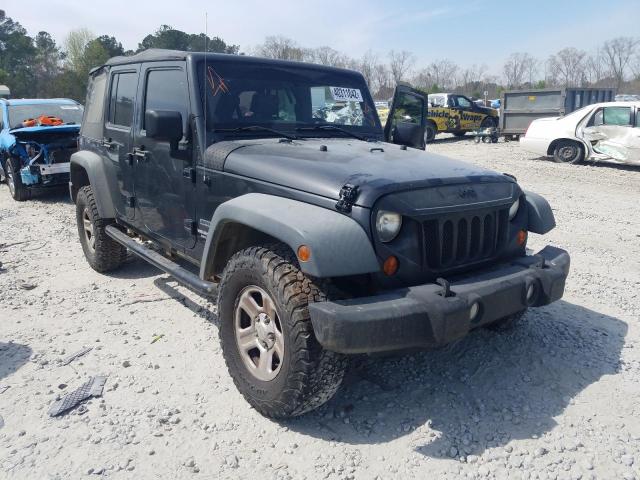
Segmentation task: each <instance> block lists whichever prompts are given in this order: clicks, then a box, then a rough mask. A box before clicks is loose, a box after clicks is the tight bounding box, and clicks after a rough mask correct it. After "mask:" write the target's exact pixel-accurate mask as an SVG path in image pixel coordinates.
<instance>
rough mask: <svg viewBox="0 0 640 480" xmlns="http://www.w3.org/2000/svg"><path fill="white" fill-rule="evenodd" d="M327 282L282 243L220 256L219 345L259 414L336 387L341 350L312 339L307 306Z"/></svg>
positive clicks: (305, 407)
mask: <svg viewBox="0 0 640 480" xmlns="http://www.w3.org/2000/svg"><path fill="white" fill-rule="evenodd" d="M328 288H329V285H328V284H322V283H321V281H320V280H315V279H311V278H309V277H307V276H306V275H305V274H304V273H302V272H301V271H300V269H299V266H298V261H297V259H296V258H295V256H294V255H293V253H292V252H291V251H290V250H289V249H288V248H287V247H285V246H282V245H273V246H270V247H251V248H248V249H246V250H242V251H240V252H238V253H236V254H235V255H234V256H233V257H232V258H231V260H229V262H228V263H227V266H226V268H225V270H224V272H223V275H222V280H221V282H220V287H219V294H218V317H219V321H220V340H221V344H222V351H223V355H224V359H225V362H226V364H227V368H228V369H229V374H230V375H231V377H232V379H233V381H234V383H235V385H236V387H237V388H238V390H239V391H240V393H241V394H242V395H243V396H244V398H245V399H246V400H247V401H248V402H249V404H251V406H253V407H254V408H255V409H256V410H257V411H258V412H260V413H261V414H263V415H265V416H267V417H273V418H288V417H294V416H297V415H301V414H303V413H306V412H308V411H310V410H313V409H315V408H317V407H319V406H320V405H322V404H323V403H325V402H327V401H328V400H329V399H330V398H331V397H333V395H334V394H335V392H336V391H337V390H338V388H339V386H340V384H341V382H342V378H343V376H344V372H345V369H346V366H347V360H346V357H345V356H344V355H340V354H338V353H335V352H330V351H328V350H324V349H323V348H322V346H321V345H320V344H319V343H318V341H317V340H316V338H315V335H314V333H313V327H312V325H311V320H310V317H309V309H308V305H309V304H310V303H312V302H320V301H323V300H326V299H327V296H328V295H329V292H328Z"/></svg>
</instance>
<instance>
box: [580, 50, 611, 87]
mask: <svg viewBox="0 0 640 480" xmlns="http://www.w3.org/2000/svg"><path fill="white" fill-rule="evenodd" d="M606 68H607V67H606V63H605V60H604V57H603V55H602V50H600V49H598V50H596V51H595V52H594V53H592V54H590V55H589V56H588V57H587V58H586V59H585V61H584V79H585V80H586V81H587V82H588V83H589V84H590V85H597V84H598V83H600V81H602V80H603V79H604V78H605V77H606Z"/></svg>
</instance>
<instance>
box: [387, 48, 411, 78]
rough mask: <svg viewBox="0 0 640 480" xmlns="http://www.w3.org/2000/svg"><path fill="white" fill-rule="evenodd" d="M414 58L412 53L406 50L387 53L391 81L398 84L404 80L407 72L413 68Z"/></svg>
mask: <svg viewBox="0 0 640 480" xmlns="http://www.w3.org/2000/svg"><path fill="white" fill-rule="evenodd" d="M414 62H415V57H414V56H413V53H411V52H408V51H406V50H402V51H400V52H397V51H395V50H391V51H390V52H389V68H390V70H391V76H392V77H393V80H394V81H395V82H396V83H398V82H401V81H402V80H404V79H405V78H406V76H407V75H408V74H409V71H410V70H411V68H412V67H413V64H414Z"/></svg>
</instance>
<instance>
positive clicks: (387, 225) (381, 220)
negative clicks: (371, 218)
mask: <svg viewBox="0 0 640 480" xmlns="http://www.w3.org/2000/svg"><path fill="white" fill-rule="evenodd" d="M401 226H402V215H400V214H399V213H394V212H387V211H386V210H380V211H379V212H378V215H377V216H376V231H377V232H378V238H380V241H381V242H385V243H386V242H390V241H391V240H393V239H394V238H396V235H398V232H400V227H401Z"/></svg>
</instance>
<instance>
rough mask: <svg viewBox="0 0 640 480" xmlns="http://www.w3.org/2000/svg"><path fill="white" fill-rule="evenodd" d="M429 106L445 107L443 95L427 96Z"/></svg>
mask: <svg viewBox="0 0 640 480" xmlns="http://www.w3.org/2000/svg"><path fill="white" fill-rule="evenodd" d="M428 98H429V104H430V105H431V106H432V107H446V106H447V105H446V103H447V101H446V100H447V98H446V97H445V96H444V95H429V97H428Z"/></svg>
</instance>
